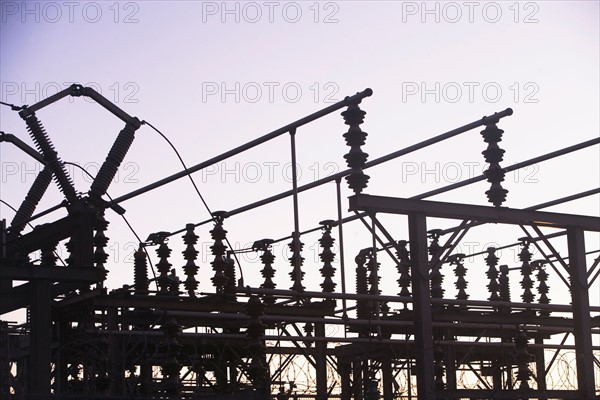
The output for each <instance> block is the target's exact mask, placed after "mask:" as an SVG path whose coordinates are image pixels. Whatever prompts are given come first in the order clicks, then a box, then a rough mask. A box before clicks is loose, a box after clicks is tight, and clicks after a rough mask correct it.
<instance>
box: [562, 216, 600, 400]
mask: <svg viewBox="0 0 600 400" xmlns="http://www.w3.org/2000/svg"><path fill="white" fill-rule="evenodd" d="M567 243H568V248H569V264H570V265H569V267H570V268H569V272H570V275H571V298H572V300H573V322H574V325H575V332H574V336H575V348H576V352H577V357H576V362H577V386H578V389H579V393H580V396H581V399H590V400H591V399H594V398H596V396H595V393H594V392H595V388H594V354H593V350H592V334H591V331H592V323H591V322H592V321H591V316H590V299H589V292H588V284H587V269H586V260H585V238H584V235H583V229H582V228H580V227H572V228H569V229H568V230H567Z"/></svg>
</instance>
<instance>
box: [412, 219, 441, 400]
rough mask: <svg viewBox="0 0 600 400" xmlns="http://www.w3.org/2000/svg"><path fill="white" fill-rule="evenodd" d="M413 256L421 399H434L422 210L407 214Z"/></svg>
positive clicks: (416, 349)
mask: <svg viewBox="0 0 600 400" xmlns="http://www.w3.org/2000/svg"><path fill="white" fill-rule="evenodd" d="M408 235H409V240H410V260H411V263H412V265H411V268H412V271H411V272H412V273H411V276H412V287H413V309H414V318H415V319H414V324H415V359H416V363H417V392H418V396H419V400H433V399H434V397H435V379H434V371H433V327H432V317H431V292H430V289H429V259H428V255H427V221H426V217H425V215H423V214H410V215H409V216H408Z"/></svg>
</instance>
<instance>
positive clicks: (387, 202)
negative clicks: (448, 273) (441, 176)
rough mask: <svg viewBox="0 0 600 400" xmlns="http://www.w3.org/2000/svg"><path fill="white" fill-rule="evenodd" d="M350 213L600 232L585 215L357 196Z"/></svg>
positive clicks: (599, 222) (598, 221)
mask: <svg viewBox="0 0 600 400" xmlns="http://www.w3.org/2000/svg"><path fill="white" fill-rule="evenodd" d="M349 200H350V211H357V210H360V211H370V212H384V213H392V214H404V215H408V214H411V213H423V214H425V215H427V216H428V217H437V218H450V219H462V220H465V219H466V220H469V219H470V220H477V221H485V222H493V223H501V224H513V225H519V224H523V225H539V226H549V227H554V228H567V227H570V226H579V227H581V228H583V229H584V230H586V231H593V232H600V218H598V217H588V216H584V215H574V214H560V213H551V212H543V211H532V210H519V209H514V208H507V207H488V206H477V205H472V204H460V203H446V202H441V201H426V200H411V199H402V198H396V197H384V196H371V195H367V194H357V195H354V196H352V197H350V199H349Z"/></svg>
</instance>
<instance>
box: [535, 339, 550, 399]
mask: <svg viewBox="0 0 600 400" xmlns="http://www.w3.org/2000/svg"><path fill="white" fill-rule="evenodd" d="M535 344H540V345H544V338H543V337H542V336H541V335H540V336H536V338H535ZM535 368H536V369H535V377H536V378H537V390H539V391H546V389H547V388H546V357H545V354H544V349H543V348H541V349H538V350H537V351H536V353H535Z"/></svg>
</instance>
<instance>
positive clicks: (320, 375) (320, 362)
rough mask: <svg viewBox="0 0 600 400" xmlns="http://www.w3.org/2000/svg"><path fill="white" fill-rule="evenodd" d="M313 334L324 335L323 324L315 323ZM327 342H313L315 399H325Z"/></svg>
mask: <svg viewBox="0 0 600 400" xmlns="http://www.w3.org/2000/svg"><path fill="white" fill-rule="evenodd" d="M315 336H317V337H324V336H325V324H315ZM326 349H327V342H316V343H315V363H316V364H317V365H316V377H317V399H318V400H327V353H326Z"/></svg>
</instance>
